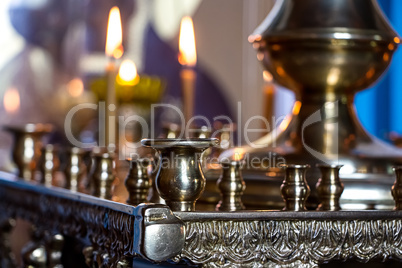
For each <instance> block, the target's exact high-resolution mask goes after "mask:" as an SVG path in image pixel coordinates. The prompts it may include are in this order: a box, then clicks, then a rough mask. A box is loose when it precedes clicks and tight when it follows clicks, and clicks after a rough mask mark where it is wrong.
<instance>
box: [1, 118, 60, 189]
mask: <svg viewBox="0 0 402 268" xmlns="http://www.w3.org/2000/svg"><path fill="white" fill-rule="evenodd" d="M3 129H4V130H5V131H7V132H9V133H11V134H12V135H13V138H14V143H13V149H12V158H13V161H14V163H15V164H16V165H17V168H18V176H19V177H20V178H22V179H24V180H26V181H31V180H33V179H34V172H35V170H36V166H37V162H38V160H39V157H40V148H41V147H42V143H41V139H42V137H43V136H44V135H46V134H49V133H50V132H51V131H52V126H51V125H47V124H27V125H25V126H23V127H15V126H4V127H3Z"/></svg>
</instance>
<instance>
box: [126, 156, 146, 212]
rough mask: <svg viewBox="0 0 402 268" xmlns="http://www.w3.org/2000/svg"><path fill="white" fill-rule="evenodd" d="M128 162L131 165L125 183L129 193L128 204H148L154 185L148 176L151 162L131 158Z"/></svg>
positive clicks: (144, 159)
mask: <svg viewBox="0 0 402 268" xmlns="http://www.w3.org/2000/svg"><path fill="white" fill-rule="evenodd" d="M127 161H128V162H129V163H130V170H129V172H128V175H127V178H126V181H125V185H126V188H127V190H128V192H129V198H128V199H127V204H130V205H134V206H136V205H138V204H141V203H145V202H147V197H148V192H149V188H150V187H151V184H152V180H151V178H150V177H149V176H148V167H149V163H150V160H149V159H146V158H143V159H131V158H129V159H127Z"/></svg>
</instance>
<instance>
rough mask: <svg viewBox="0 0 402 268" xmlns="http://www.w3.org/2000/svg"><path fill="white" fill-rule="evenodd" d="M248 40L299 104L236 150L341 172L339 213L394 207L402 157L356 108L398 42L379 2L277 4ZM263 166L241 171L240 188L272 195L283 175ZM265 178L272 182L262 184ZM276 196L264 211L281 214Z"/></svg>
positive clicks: (292, 0) (311, 174)
mask: <svg viewBox="0 0 402 268" xmlns="http://www.w3.org/2000/svg"><path fill="white" fill-rule="evenodd" d="M249 41H250V42H252V43H253V45H254V47H256V49H257V51H258V59H259V60H260V61H261V62H262V63H263V65H264V67H265V69H266V70H267V71H269V72H270V73H271V74H272V76H273V77H274V79H275V81H276V82H277V83H278V84H280V85H282V86H284V87H287V88H289V89H291V90H292V91H294V92H295V95H296V102H295V105H294V108H293V113H292V115H290V116H289V117H288V118H287V119H286V120H284V121H283V122H282V123H281V125H280V126H279V128H277V129H276V130H274V131H272V132H271V133H269V134H268V135H266V136H265V137H263V138H261V139H259V140H257V141H256V142H255V143H254V144H253V146H245V147H243V148H241V149H242V152H243V153H244V155H247V157H248V158H249V159H252V158H260V159H266V158H267V157H268V156H269V154H268V153H269V152H271V153H277V156H278V155H279V156H283V157H284V158H285V160H286V163H287V164H298V165H304V164H309V165H310V166H312V167H315V166H316V164H320V163H321V164H328V165H338V164H341V165H344V167H343V168H342V170H341V174H340V176H341V178H342V180H343V182H344V184H345V191H344V193H343V195H342V197H341V203H343V204H345V205H344V206H343V207H344V208H388V207H389V208H391V207H393V200H392V196H391V193H390V191H389V188H390V185H392V183H393V177H392V166H393V165H395V164H397V163H400V162H401V161H402V151H401V150H399V149H397V148H395V147H393V146H391V145H389V144H386V143H384V142H382V141H380V140H379V139H377V138H375V137H374V136H372V135H370V134H369V133H368V132H367V131H366V130H365V129H364V128H363V127H362V125H361V124H360V122H359V120H358V118H357V116H356V112H355V107H354V104H353V101H354V96H355V94H356V92H358V91H360V90H363V89H365V88H367V87H369V86H371V85H372V84H373V83H375V82H376V81H377V80H378V79H379V78H380V76H381V75H382V74H383V73H384V72H385V71H386V69H387V68H388V66H389V64H390V62H391V58H392V55H393V53H394V51H395V50H396V48H397V46H398V44H399V42H400V39H399V37H398V35H397V34H396V32H395V31H394V30H393V29H392V27H391V26H390V25H389V23H388V21H387V19H386V18H385V16H384V15H383V13H382V11H381V9H380V7H379V6H378V4H377V2H376V1H375V0H337V1H329V0H303V1H300V0H277V1H276V4H275V6H274V7H273V9H272V11H271V13H270V14H269V15H268V17H267V18H266V19H265V21H264V22H263V23H262V24H261V25H260V26H259V27H258V28H257V29H256V30H255V32H254V33H253V34H252V35H251V36H250V37H249ZM384 120H386V119H384ZM238 149H239V148H237V149H232V150H229V151H226V152H224V154H223V157H229V156H231V155H232V156H233V155H234V154H235V152H236V150H238ZM263 163H264V161H262V164H261V166H259V167H255V166H254V167H253V168H249V169H248V170H245V171H244V178H245V181H246V183H247V186H248V189H255V188H256V187H250V185H252V183H253V180H254V182H255V183H259V184H261V185H265V186H266V189H261V191H265V192H266V191H270V192H271V193H274V192H275V191H273V190H272V189H279V185H280V182H281V181H282V180H283V173H282V172H281V171H280V170H279V169H278V168H277V167H274V166H270V167H267V166H266V165H264V164H263ZM256 174H260V175H256ZM265 174H268V175H269V176H268V180H267V181H264V183H263V182H262V181H261V178H263V177H264V176H265ZM319 175H320V173H319V170H318V168H313V169H311V170H310V171H308V183H309V185H310V187H311V189H314V187H313V186H314V184H315V183H316V182H317V180H318V178H319ZM257 177H258V178H257ZM260 188H261V187H260ZM270 189H271V190H270ZM277 192H278V193H277V194H276V195H271V197H270V200H265V204H268V203H269V204H271V205H272V206H273V207H278V208H280V207H283V203H282V202H281V198H280V195H279V191H277ZM253 194H255V193H251V192H248V193H247V191H246V193H245V196H252V195H253ZM316 197H317V195H316V192H315V191H312V194H311V197H310V198H309V200H308V204H309V206H310V207H314V206H316V205H317V201H318V200H317V199H316ZM245 202H246V203H247V199H245ZM246 205H247V204H246ZM261 205H264V202H261Z"/></svg>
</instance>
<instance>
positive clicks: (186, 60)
mask: <svg viewBox="0 0 402 268" xmlns="http://www.w3.org/2000/svg"><path fill="white" fill-rule="evenodd" d="M179 49H180V55H179V62H180V64H182V65H186V66H190V67H192V66H195V65H196V63H197V52H196V47H195V36H194V25H193V20H192V19H191V18H190V17H189V16H186V17H184V18H183V19H182V20H181V24H180V37H179Z"/></svg>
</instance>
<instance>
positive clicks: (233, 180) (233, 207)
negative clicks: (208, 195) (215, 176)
mask: <svg viewBox="0 0 402 268" xmlns="http://www.w3.org/2000/svg"><path fill="white" fill-rule="evenodd" d="M226 160H227V159H226ZM243 164H244V161H229V162H228V161H224V160H222V161H221V166H222V175H221V177H220V178H219V180H218V182H217V186H218V188H219V190H220V192H221V200H220V201H219V203H218V204H217V205H216V210H218V211H237V210H242V209H245V206H244V205H243V202H242V201H241V197H242V195H243V192H244V190H245V189H246V184H245V183H244V181H243V177H242V174H241V168H242V165H243Z"/></svg>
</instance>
